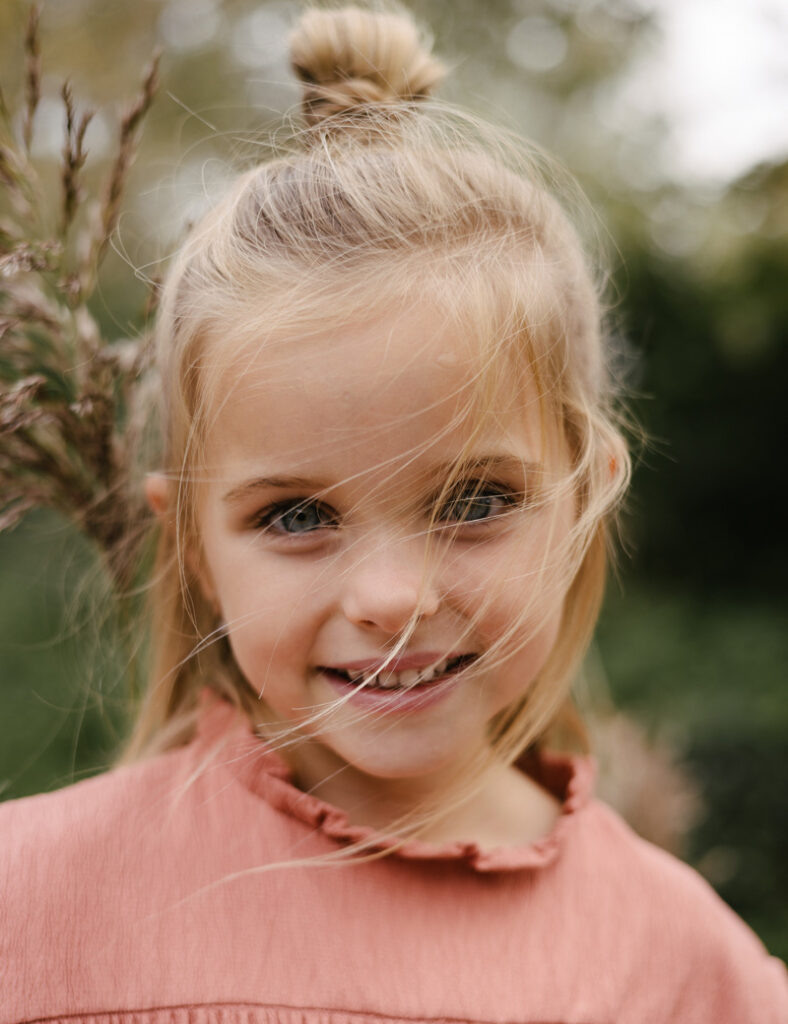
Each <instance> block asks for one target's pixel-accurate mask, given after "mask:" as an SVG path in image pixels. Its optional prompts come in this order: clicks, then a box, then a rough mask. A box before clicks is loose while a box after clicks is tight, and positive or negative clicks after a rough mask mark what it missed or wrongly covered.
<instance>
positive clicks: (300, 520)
mask: <svg viewBox="0 0 788 1024" xmlns="http://www.w3.org/2000/svg"><path fill="white" fill-rule="evenodd" d="M338 522H339V521H338V518H337V514H336V512H334V510H333V509H332V508H330V507H329V506H328V505H324V504H322V502H319V501H311V500H305V499H303V498H297V499H295V500H293V501H280V502H278V503H277V504H276V505H271V506H270V507H269V508H267V509H264V510H263V512H262V513H261V514H260V515H259V516H258V517H257V518H256V520H255V526H257V527H258V528H262V529H264V530H269V531H270V532H272V533H282V534H292V535H298V534H303V533H312V532H314V531H315V530H321V529H325V528H326V527H329V528H333V527H335V526H337V525H338Z"/></svg>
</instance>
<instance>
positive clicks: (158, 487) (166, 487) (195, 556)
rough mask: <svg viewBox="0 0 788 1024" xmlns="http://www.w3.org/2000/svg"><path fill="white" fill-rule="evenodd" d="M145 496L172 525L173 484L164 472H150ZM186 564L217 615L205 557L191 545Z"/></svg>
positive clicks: (159, 516)
mask: <svg viewBox="0 0 788 1024" xmlns="http://www.w3.org/2000/svg"><path fill="white" fill-rule="evenodd" d="M145 498H146V500H147V502H148V507H149V508H150V510H151V512H153V514H154V515H155V516H156V518H157V519H158V520H159V523H160V524H161V525H162V526H163V527H166V526H171V525H172V513H173V507H172V506H173V501H172V485H171V483H170V481H169V480H168V479H167V477H166V476H165V475H164V473H148V475H147V476H146V477H145ZM185 558H186V565H187V566H188V569H189V571H190V573H191V574H192V576H193V577H194V578H195V579H196V580H197V582H198V584H199V586H200V590H201V591H202V593H203V597H204V598H205V599H206V601H208V603H209V604H210V605H211V607H212V608H213V609H214V611H215V612H216V614H217V615H219V614H220V609H219V604H218V601H217V600H216V591H215V589H214V586H213V582H212V580H211V577H210V573H209V572H208V569H207V567H206V566H205V565H204V564H203V563H204V559H203V558H201V557H200V554H199V553H198V552H196V551H194V550H193V549H192V546H191V545H189V547H188V549H187V550H186V553H185Z"/></svg>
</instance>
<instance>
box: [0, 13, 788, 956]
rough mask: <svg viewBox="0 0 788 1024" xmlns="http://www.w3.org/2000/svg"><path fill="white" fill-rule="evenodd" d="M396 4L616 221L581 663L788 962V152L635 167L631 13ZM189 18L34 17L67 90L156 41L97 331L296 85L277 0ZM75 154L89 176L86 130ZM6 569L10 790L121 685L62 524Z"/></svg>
mask: <svg viewBox="0 0 788 1024" xmlns="http://www.w3.org/2000/svg"><path fill="white" fill-rule="evenodd" d="M413 6H414V7H415V9H416V10H417V12H418V13H419V14H420V15H421V16H423V17H424V19H425V21H427V23H428V24H430V25H431V26H432V27H433V29H434V31H435V34H436V36H437V38H438V40H439V48H440V49H441V52H443V53H445V54H446V55H447V56H448V57H449V58H456V59H457V67H456V72H455V75H454V78H453V82H452V83H451V84H450V86H449V88H448V94H449V95H450V97H452V98H454V99H457V100H459V101H460V102H463V103H466V104H468V105H470V106H472V107H475V108H476V109H481V110H482V112H483V113H487V114H492V115H493V116H502V117H505V118H506V119H507V120H508V121H509V123H511V124H514V125H515V126H518V127H520V128H522V129H523V130H525V131H526V132H527V133H529V134H530V135H531V136H533V137H534V138H536V139H537V140H538V141H539V142H540V143H542V144H544V145H546V146H547V147H548V148H550V149H553V150H554V151H556V152H558V154H559V155H560V156H562V157H563V158H564V160H565V161H566V162H567V164H568V165H569V166H570V167H571V169H572V170H573V171H574V172H576V173H577V174H578V176H579V177H580V179H581V181H582V183H583V184H584V186H585V187H586V189H587V190H588V192H589V194H590V195H591V196H592V199H593V201H594V203H595V205H596V206H597V207H598V208H599V210H600V214H601V217H602V220H603V221H604V222H606V223H607V224H608V225H609V228H610V231H611V234H612V237H613V239H614V243H615V245H614V251H615V253H616V255H615V259H614V267H613V279H612V285H613V287H612V288H611V289H610V294H611V307H612V308H611V314H610V322H611V325H612V329H613V331H614V334H615V335H616V336H618V337H620V338H621V339H622V342H621V345H620V347H621V349H622V361H621V362H622V372H623V373H624V376H625V380H626V382H627V387H628V388H629V391H630V393H631V405H632V406H633V408H634V411H635V415H636V418H637V420H638V421H639V423H640V424H641V425H642V427H643V428H644V430H645V433H646V434H647V436H648V438H649V440H648V443H647V444H646V445H645V447H644V448H642V450H641V452H640V457H639V465H638V468H637V471H636V474H635V480H634V487H633V494H632V498H631V501H630V507H629V511H628V514H627V516H626V520H625V525H624V540H625V546H626V547H627V549H628V551H629V555H630V557H629V558H625V559H624V560H623V562H622V567H621V570H620V573H621V577H622V582H621V584H620V585H616V584H615V583H614V584H613V585H612V586H611V594H610V598H609V600H608V603H607V606H606V609H605V612H604V615H603V619H602V623H601V625H600V631H599V639H598V645H599V650H600V652H601V656H602V661H603V663H604V666H605V671H606V675H607V677H608V679H609V685H610V689H611V692H612V694H613V696H614V698H615V700H616V702H617V704H618V705H619V706H621V707H623V708H625V709H628V710H629V711H631V712H632V713H633V714H635V715H636V716H637V717H638V719H639V720H640V721H642V722H644V723H645V724H646V725H647V727H648V728H649V729H650V730H652V731H653V732H654V733H655V734H661V735H664V734H667V735H669V736H670V737H672V738H673V740H674V742H675V745H676V748H677V749H679V750H681V751H683V755H684V758H685V761H686V763H687V764H688V765H689V766H690V768H691V770H692V772H693V773H694V775H695V776H696V778H697V779H698V781H699V782H700V784H701V787H702V791H703V796H704V804H705V816H704V818H703V820H702V821H701V822H700V823H699V825H698V827H697V828H696V830H695V831H694V833H693V835H692V836H690V841H689V856H690V859H691V860H692V862H693V863H695V864H696V865H697V866H698V867H699V869H700V870H701V871H703V872H704V873H705V874H706V875H707V877H708V878H709V879H710V880H711V881H712V883H713V884H715V885H716V886H717V888H718V890H719V891H720V893H721V894H722V895H723V897H724V898H725V899H726V900H728V901H729V902H730V903H731V905H732V906H733V907H734V909H736V910H737V911H738V912H739V913H740V914H742V915H743V916H744V917H745V918H746V919H747V920H748V921H749V922H750V923H751V924H752V925H753V927H755V928H756V930H757V931H758V932H759V933H760V934H761V935H762V937H763V938H764V940H765V941H766V942H767V943H768V944H769V946H770V948H771V949H772V950H773V951H774V952H776V953H778V954H779V955H781V956H783V957H788V913H787V911H788V848H787V847H788V834H787V833H786V830H785V827H784V817H785V814H784V809H783V803H784V796H783V794H784V793H785V792H786V790H788V757H786V753H788V751H786V739H785V737H786V735H787V733H786V726H788V706H787V702H786V687H785V683H786V672H785V667H784V666H785V665H786V664H788V633H787V631H786V629H785V623H786V622H788V615H786V611H788V608H787V607H786V605H788V601H786V596H785V587H784V580H785V579H786V574H787V573H788V564H787V563H788V545H786V540H785V528H784V520H785V511H784V510H785V508H786V505H787V504H788V502H787V500H786V499H787V496H786V486H787V485H786V474H785V471H784V468H783V466H784V462H785V458H784V455H783V451H782V444H783V441H782V439H784V438H785V437H786V436H788V431H787V430H786V426H788V424H786V417H787V416H788V412H787V407H788V403H786V401H785V397H784V390H785V386H786V381H788V365H787V363H788V289H787V288H786V284H785V283H786V281H787V280H788V249H786V245H785V242H784V237H785V232H786V228H788V165H781V166H773V167H762V168H757V169H755V170H754V171H753V172H752V173H750V174H748V175H747V176H746V177H745V178H743V179H742V180H740V181H737V182H732V183H729V184H728V185H727V186H724V187H722V186H715V187H714V188H711V189H710V188H703V187H700V186H697V185H695V186H689V185H686V184H682V183H681V182H676V181H671V180H667V179H666V180H664V181H662V182H661V183H657V184H654V182H653V179H649V180H647V179H646V176H645V175H644V176H643V177H642V178H640V177H639V176H638V173H637V172H638V168H639V167H640V168H644V167H645V165H646V164H647V163H648V160H649V155H650V153H652V151H656V150H657V149H658V147H659V144H660V138H661V136H660V130H661V129H660V126H659V125H655V124H653V123H645V122H644V123H643V124H642V125H640V126H639V130H638V132H633V131H632V128H631V125H630V126H628V127H623V128H622V127H621V126H617V125H615V124H611V123H608V122H607V121H606V120H605V118H604V117H603V116H602V114H600V110H604V97H605V95H606V94H605V89H607V88H609V87H610V85H611V83H614V82H615V81H616V80H617V79H619V78H620V77H621V76H622V75H625V74H626V70H627V66H628V64H629V62H631V61H632V60H634V59H635V58H636V56H637V53H638V52H639V48H640V47H641V46H642V45H644V42H647V41H648V39H649V38H651V36H652V35H653V33H654V31H655V26H654V24H653V19H652V18H650V17H649V16H647V15H646V14H645V13H644V11H643V8H642V6H641V5H638V4H635V3H634V2H632V3H627V2H625V0H616V2H613V0H610V2H607V3H605V2H601V3H596V4H582V3H578V4H576V5H574V6H573V5H572V4H571V3H549V2H547V0H543V2H542V0H534V2H530V0H529V2H526V0H518V2H512V3H511V4H510V3H503V2H501V3H495V4H484V5H483V4H482V3H481V0H458V2H457V3H453V4H451V5H449V4H445V3H438V2H437V0H429V2H427V0H422V2H420V3H418V4H414V5H413ZM197 7H198V9H199V10H200V11H201V12H202V14H201V17H203V18H204V19H209V20H210V19H211V18H213V19H214V21H213V22H212V25H213V30H212V33H210V34H207V35H205V34H204V37H199V33H198V35H197V36H194V35H193V36H192V37H191V40H192V41H191V42H189V36H188V32H187V31H186V28H187V27H188V25H187V22H186V21H183V18H184V17H186V16H185V15H184V11H186V10H187V6H185V5H184V4H183V2H180V3H179V2H176V0H169V2H166V3H165V2H164V0H148V2H146V3H140V4H135V5H129V4H121V3H119V2H113V3H99V0H79V2H77V0H60V2H59V3H58V4H57V5H54V4H53V5H49V6H47V7H45V12H44V19H43V30H44V37H43V43H44V46H43V50H44V63H45V68H48V69H49V73H50V74H68V75H69V76H70V77H71V78H72V79H73V82H74V87H75V94H76V96H77V99H78V100H79V99H81V100H82V101H83V102H85V103H91V104H97V103H99V102H105V101H109V102H112V101H114V100H115V99H116V98H117V97H119V96H122V95H125V94H127V93H128V89H129V85H130V83H134V82H136V81H137V79H138V77H139V72H140V70H141V68H142V66H143V64H144V63H145V62H146V60H147V59H148V57H149V55H150V51H151V49H152V48H153V44H154V43H155V42H156V41H157V40H160V41H161V40H163V41H164V43H165V48H166V52H165V56H164V63H163V76H164V80H165V85H164V90H163V92H162V95H161V97H160V100H159V102H158V104H157V105H156V108H155V109H154V112H153V114H152V117H151V120H150V123H149V125H148V128H147V131H146V136H145V140H144V148H143V151H142V156H141V159H140V161H139V162H138V164H137V167H136V169H135V172H134V176H133V178H132V181H131V184H130V189H129V194H130V195H131V196H137V197H138V198H137V199H136V200H134V201H132V202H130V203H129V207H128V210H127V212H126V214H125V216H124V218H123V220H122V221H121V225H120V231H119V233H118V239H117V249H118V255H117V256H114V257H113V258H112V259H110V260H109V261H108V265H107V267H106V268H105V270H106V273H105V276H104V279H103V281H102V289H101V293H100V297H99V301H98V304H97V308H96V314H97V316H99V317H100V319H101V322H102V325H103V327H104V329H105V330H107V331H108V333H109V334H110V335H113V334H115V335H117V336H122V335H123V334H126V333H127V332H128V331H129V330H130V329H133V327H134V324H135V322H137V317H138V315H139V310H140V304H141V296H142V294H143V291H144V289H142V288H141V286H140V285H139V282H138V281H137V280H136V277H135V270H134V268H136V275H137V276H140V275H147V274H155V273H157V272H158V270H159V263H158V261H159V259H160V258H161V255H162V253H166V251H167V250H168V249H169V248H171V247H172V246H173V244H174V240H175V238H176V237H177V235H178V233H179V230H180V229H181V228H182V226H183V224H184V223H185V222H186V221H187V220H188V219H189V218H190V217H191V216H194V215H196V213H197V212H198V211H199V209H200V208H201V204H202V203H203V202H204V192H206V191H207V192H210V191H211V188H212V186H213V184H214V183H218V184H219V185H221V182H222V181H223V180H224V176H225V175H226V174H227V173H228V168H229V166H230V165H231V164H232V162H233V159H234V157H235V156H236V155H237V154H238V153H239V152H247V153H248V151H249V148H248V139H249V132H250V130H253V129H258V128H263V127H265V125H266V124H275V123H276V122H277V118H278V112H279V111H281V110H283V109H285V108H287V107H289V106H290V105H291V104H293V103H294V102H295V99H296V94H295V90H294V87H293V86H292V83H290V82H289V81H288V79H287V72H286V67H285V63H284V60H283V50H282V46H281V39H279V37H278V36H277V35H276V33H277V31H280V30H281V27H282V25H283V24H284V20H285V19H287V18H289V17H290V16H291V13H292V9H291V7H290V5H282V4H276V3H268V4H253V3H251V2H247V0H226V2H225V3H211V2H208V0H201V2H200V3H199V4H198V5H197ZM25 8H26V4H24V3H22V2H21V0H9V2H7V3H5V4H3V5H0V38H1V39H2V44H1V45H0V53H1V54H2V60H0V67H2V69H3V73H2V77H3V86H4V88H5V89H6V92H7V93H8V92H9V91H10V89H11V85H12V84H13V82H14V81H16V80H17V79H18V75H17V74H16V72H18V71H19V68H20V66H21V61H20V52H19V50H18V48H16V47H15V45H14V39H15V38H17V39H18V38H21V34H22V26H23V23H24V12H25ZM261 12H262V14H261ZM266 17H267V18H268V21H267V22H266V20H265V18H266ZM527 17H541V18H542V19H543V20H545V19H547V20H550V19H552V22H553V23H555V24H556V25H557V26H558V28H559V29H560V31H561V32H562V33H563V36H562V39H563V44H562V45H565V48H566V56H565V58H564V59H563V60H562V61H561V62H560V63H559V64H558V65H556V66H555V67H553V68H551V69H546V70H542V71H541V72H539V71H535V70H533V69H531V70H529V69H528V67H527V63H523V61H518V60H515V59H514V57H513V54H512V46H513V44H512V39H515V41H516V36H514V35H513V34H512V33H514V32H515V30H517V31H519V29H518V25H520V24H521V22H522V21H523V19H524V18H527ZM178 18H181V19H182V21H181V23H180V25H181V27H180V28H179V22H178ZM255 18H256V19H257V20H256V21H255V20H254V19H255ZM168 19H169V20H168ZM192 20H193V21H194V20H195V19H194V18H193V19H192ZM198 20H199V19H197V21H198ZM266 26H268V27H267V29H266ZM197 29H199V25H197ZM191 31H192V32H194V31H195V28H194V27H193V28H192V30H191ZM266 31H267V32H268V33H269V36H270V39H269V38H268V37H267V36H266ZM179 33H180V36H179ZM239 33H240V35H239ZM255 33H257V34H255ZM280 35H281V32H280ZM195 38H197V39H198V42H196V43H195V42H194V39H195ZM200 38H201V41H199V40H200ZM554 38H555V39H557V38H558V37H557V36H556V37H554ZM121 39H122V40H123V43H122V45H118V44H117V41H118V40H121ZM277 39H278V40H279V45H278V48H277V45H274V44H275V43H276V42H277ZM110 41H112V42H111V43H110ZM242 43H243V45H242ZM250 46H251V48H252V60H253V59H254V53H255V50H254V47H255V46H257V47H258V50H259V53H260V57H259V66H258V67H255V66H254V65H253V63H251V62H250V58H249V47H250ZM266 46H268V48H267V49H266ZM507 46H508V50H507ZM514 56H516V54H515V55H514ZM15 76H16V77H15ZM50 93H51V94H52V95H54V94H55V93H56V86H53V87H52V88H51V89H50ZM480 93H482V94H483V95H482V96H481V97H480V95H479V94H480ZM53 109H54V108H53V107H49V106H48V107H46V110H45V111H44V113H45V114H46V117H49V118H50V119H51V118H52V117H54V116H55V115H53V114H52V113H51V111H52V110H53ZM47 111H49V113H47ZM188 111H193V112H194V113H191V114H190V113H189V112H188ZM55 120H56V118H55ZM56 127H57V126H56ZM100 127H101V121H100V119H99V128H100ZM110 130H111V125H110V123H109V122H105V131H110ZM50 136H51V137H50ZM50 136H46V137H45V134H42V135H41V136H40V137H39V139H38V143H37V146H38V153H39V159H40V160H41V161H42V162H43V163H46V162H47V161H54V160H56V157H57V148H58V146H57V142H56V141H55V142H53V141H52V139H55V140H56V139H57V137H58V136H57V131H55V132H54V134H52V133H51V132H50ZM88 142H89V144H91V145H92V146H93V151H94V155H95V157H96V158H97V162H98V163H99V164H100V161H101V154H102V138H101V132H100V130H99V129H97V130H96V133H95V134H94V135H93V136H92V139H91V137H89V139H88ZM34 148H35V147H34ZM633 169H634V170H633ZM625 172H626V173H625ZM176 197H177V201H176ZM154 239H156V241H154ZM0 566H1V567H2V576H1V577H0V674H1V677H2V680H3V683H2V688H0V723H1V724H0V735H1V736H2V743H1V744H0V783H2V785H3V787H4V790H3V793H2V796H4V797H12V796H19V795H24V794H26V793H31V792H35V791H37V790H39V789H46V788H50V787H53V786H58V785H62V784H65V783H67V782H69V781H71V780H72V779H75V778H79V777H80V776H81V775H82V774H83V773H85V772H90V771H94V770H96V769H98V768H100V767H102V766H106V765H107V764H108V763H110V761H111V756H112V750H113V746H114V745H115V742H116V738H117V735H118V734H119V732H120V731H122V729H123V725H124V713H125V690H124V675H123V666H122V665H121V664H119V663H118V661H117V658H116V657H114V656H113V654H112V651H111V645H110V643H109V640H108V636H109V634H108V633H107V632H106V631H103V630H102V628H101V627H100V626H97V625H96V616H95V614H94V613H95V609H96V604H97V601H96V598H95V596H94V595H95V591H93V590H91V587H90V584H89V583H87V584H86V583H85V579H86V578H87V579H88V580H89V579H90V578H91V576H92V577H93V578H94V579H95V578H96V577H97V575H98V568H97V566H96V562H95V559H94V557H93V555H92V554H91V552H90V551H89V550H88V548H87V546H86V545H85V543H84V542H82V541H81V540H80V538H79V537H78V535H77V534H76V532H75V531H74V530H73V529H72V528H71V527H69V526H67V525H65V524H63V523H61V522H59V521H57V520H56V519H55V518H54V517H52V516H48V515H38V514H37V515H34V516H31V517H30V518H29V520H28V521H27V522H25V523H24V524H23V525H22V526H21V527H20V528H19V529H18V530H17V531H15V532H14V533H13V534H11V535H8V536H2V537H0ZM99 592H100V591H99Z"/></svg>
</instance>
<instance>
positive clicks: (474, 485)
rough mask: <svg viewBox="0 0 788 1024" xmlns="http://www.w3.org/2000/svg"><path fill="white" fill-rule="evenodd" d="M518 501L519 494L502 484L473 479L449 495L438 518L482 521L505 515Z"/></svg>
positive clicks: (446, 521)
mask: <svg viewBox="0 0 788 1024" xmlns="http://www.w3.org/2000/svg"><path fill="white" fill-rule="evenodd" d="M517 501H518V498H517V495H515V494H514V493H513V492H511V491H509V490H507V489H506V488H504V487H501V486H500V485H497V484H485V483H482V482H481V481H480V480H472V481H470V482H469V483H468V484H464V485H462V486H461V487H458V488H457V490H456V491H455V492H454V493H453V494H450V495H449V498H448V500H447V501H446V502H445V503H444V505H443V506H442V507H441V508H440V509H439V510H438V515H437V518H438V520H439V521H440V522H443V523H452V524H459V523H480V522H484V521H485V520H487V519H494V518H496V517H498V516H500V515H503V513H504V512H507V511H508V510H509V509H511V508H512V507H513V506H514V505H515V504H517Z"/></svg>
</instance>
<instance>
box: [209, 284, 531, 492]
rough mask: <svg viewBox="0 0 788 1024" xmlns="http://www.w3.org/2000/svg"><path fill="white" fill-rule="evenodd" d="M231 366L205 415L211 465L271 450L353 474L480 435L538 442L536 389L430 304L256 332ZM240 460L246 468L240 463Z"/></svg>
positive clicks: (281, 458)
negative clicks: (488, 358) (288, 330)
mask: <svg viewBox="0 0 788 1024" xmlns="http://www.w3.org/2000/svg"><path fill="white" fill-rule="evenodd" d="M230 344H232V339H227V341H223V342H219V343H218V344H217V347H216V348H215V349H214V353H215V356H216V358H217V359H219V360H220V361H221V362H222V363H223V366H222V367H221V371H220V385H219V386H218V387H217V388H216V389H215V390H216V395H215V400H214V403H213V408H212V410H211V414H210V416H209V420H208V424H207V446H206V456H207V461H208V463H209V464H210V463H214V464H215V463H216V462H217V461H218V462H223V461H226V460H227V459H228V458H229V459H233V460H235V461H237V462H242V461H244V460H248V459H251V458H254V459H258V458H260V457H264V458H265V459H266V460H268V462H273V463H278V462H281V463H283V465H282V466H279V465H273V466H272V468H275V469H279V468H287V469H288V470H290V471H292V469H293V468H294V466H295V467H297V466H298V465H299V464H304V465H309V464H311V463H312V462H314V461H315V460H320V459H331V460H332V462H334V463H336V464H337V468H338V470H339V469H340V468H342V467H340V463H342V464H344V469H345V471H346V472H354V471H356V467H355V466H354V462H357V461H358V460H359V459H363V458H366V459H367V462H369V456H370V453H372V454H374V456H375V458H376V462H377V464H379V465H386V464H389V465H390V464H391V463H392V462H396V461H398V460H403V459H405V460H407V459H413V458H415V457H418V455H419V453H420V452H427V451H431V452H434V453H436V454H438V455H441V456H444V457H452V456H454V455H456V454H457V448H458V447H462V446H463V445H467V444H469V443H470V442H471V440H472V439H478V441H479V443H482V442H484V443H485V444H486V445H487V446H488V447H489V445H490V443H491V442H496V443H501V444H504V443H505V442H506V439H507V435H510V434H517V440H518V443H520V442H522V440H523V433H524V430H525V424H526V423H527V424H528V429H527V433H528V434H529V435H531V436H530V441H531V443H532V444H533V446H534V447H535V448H538V446H539V438H538V437H537V436H533V435H534V432H535V430H536V432H537V433H538V415H537V414H536V408H535V406H536V396H535V394H534V392H533V389H531V388H526V389H525V390H524V389H523V388H521V387H520V386H519V385H518V386H515V384H514V375H513V374H511V373H508V374H507V373H503V374H502V373H500V372H499V373H496V374H485V373H484V372H483V365H484V359H483V358H480V355H481V352H480V345H479V343H478V341H474V340H472V339H470V338H469V337H468V336H467V335H466V334H465V333H464V332H463V331H462V330H461V328H460V327H459V326H458V325H457V324H456V323H454V322H452V321H451V320H449V318H448V317H447V316H446V315H445V314H444V313H442V312H441V311H440V310H439V309H437V308H435V307H432V306H430V305H428V304H424V305H423V306H417V307H414V308H411V309H408V310H398V311H396V312H394V313H389V314H386V315H381V316H377V317H374V318H371V319H369V320H366V321H363V322H361V323H352V324H346V325H341V326H334V327H330V328H325V327H321V326H319V325H318V326H316V327H315V326H312V327H310V328H309V329H305V330H303V331H300V332H293V333H292V334H289V335H286V336H282V337H274V338H260V339H254V338H252V339H251V340H249V341H247V342H246V343H244V344H243V345H241V346H240V349H239V350H237V351H236V352H235V354H234V355H233V357H232V359H227V355H226V353H227V352H228V345H230ZM239 468H240V467H239Z"/></svg>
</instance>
